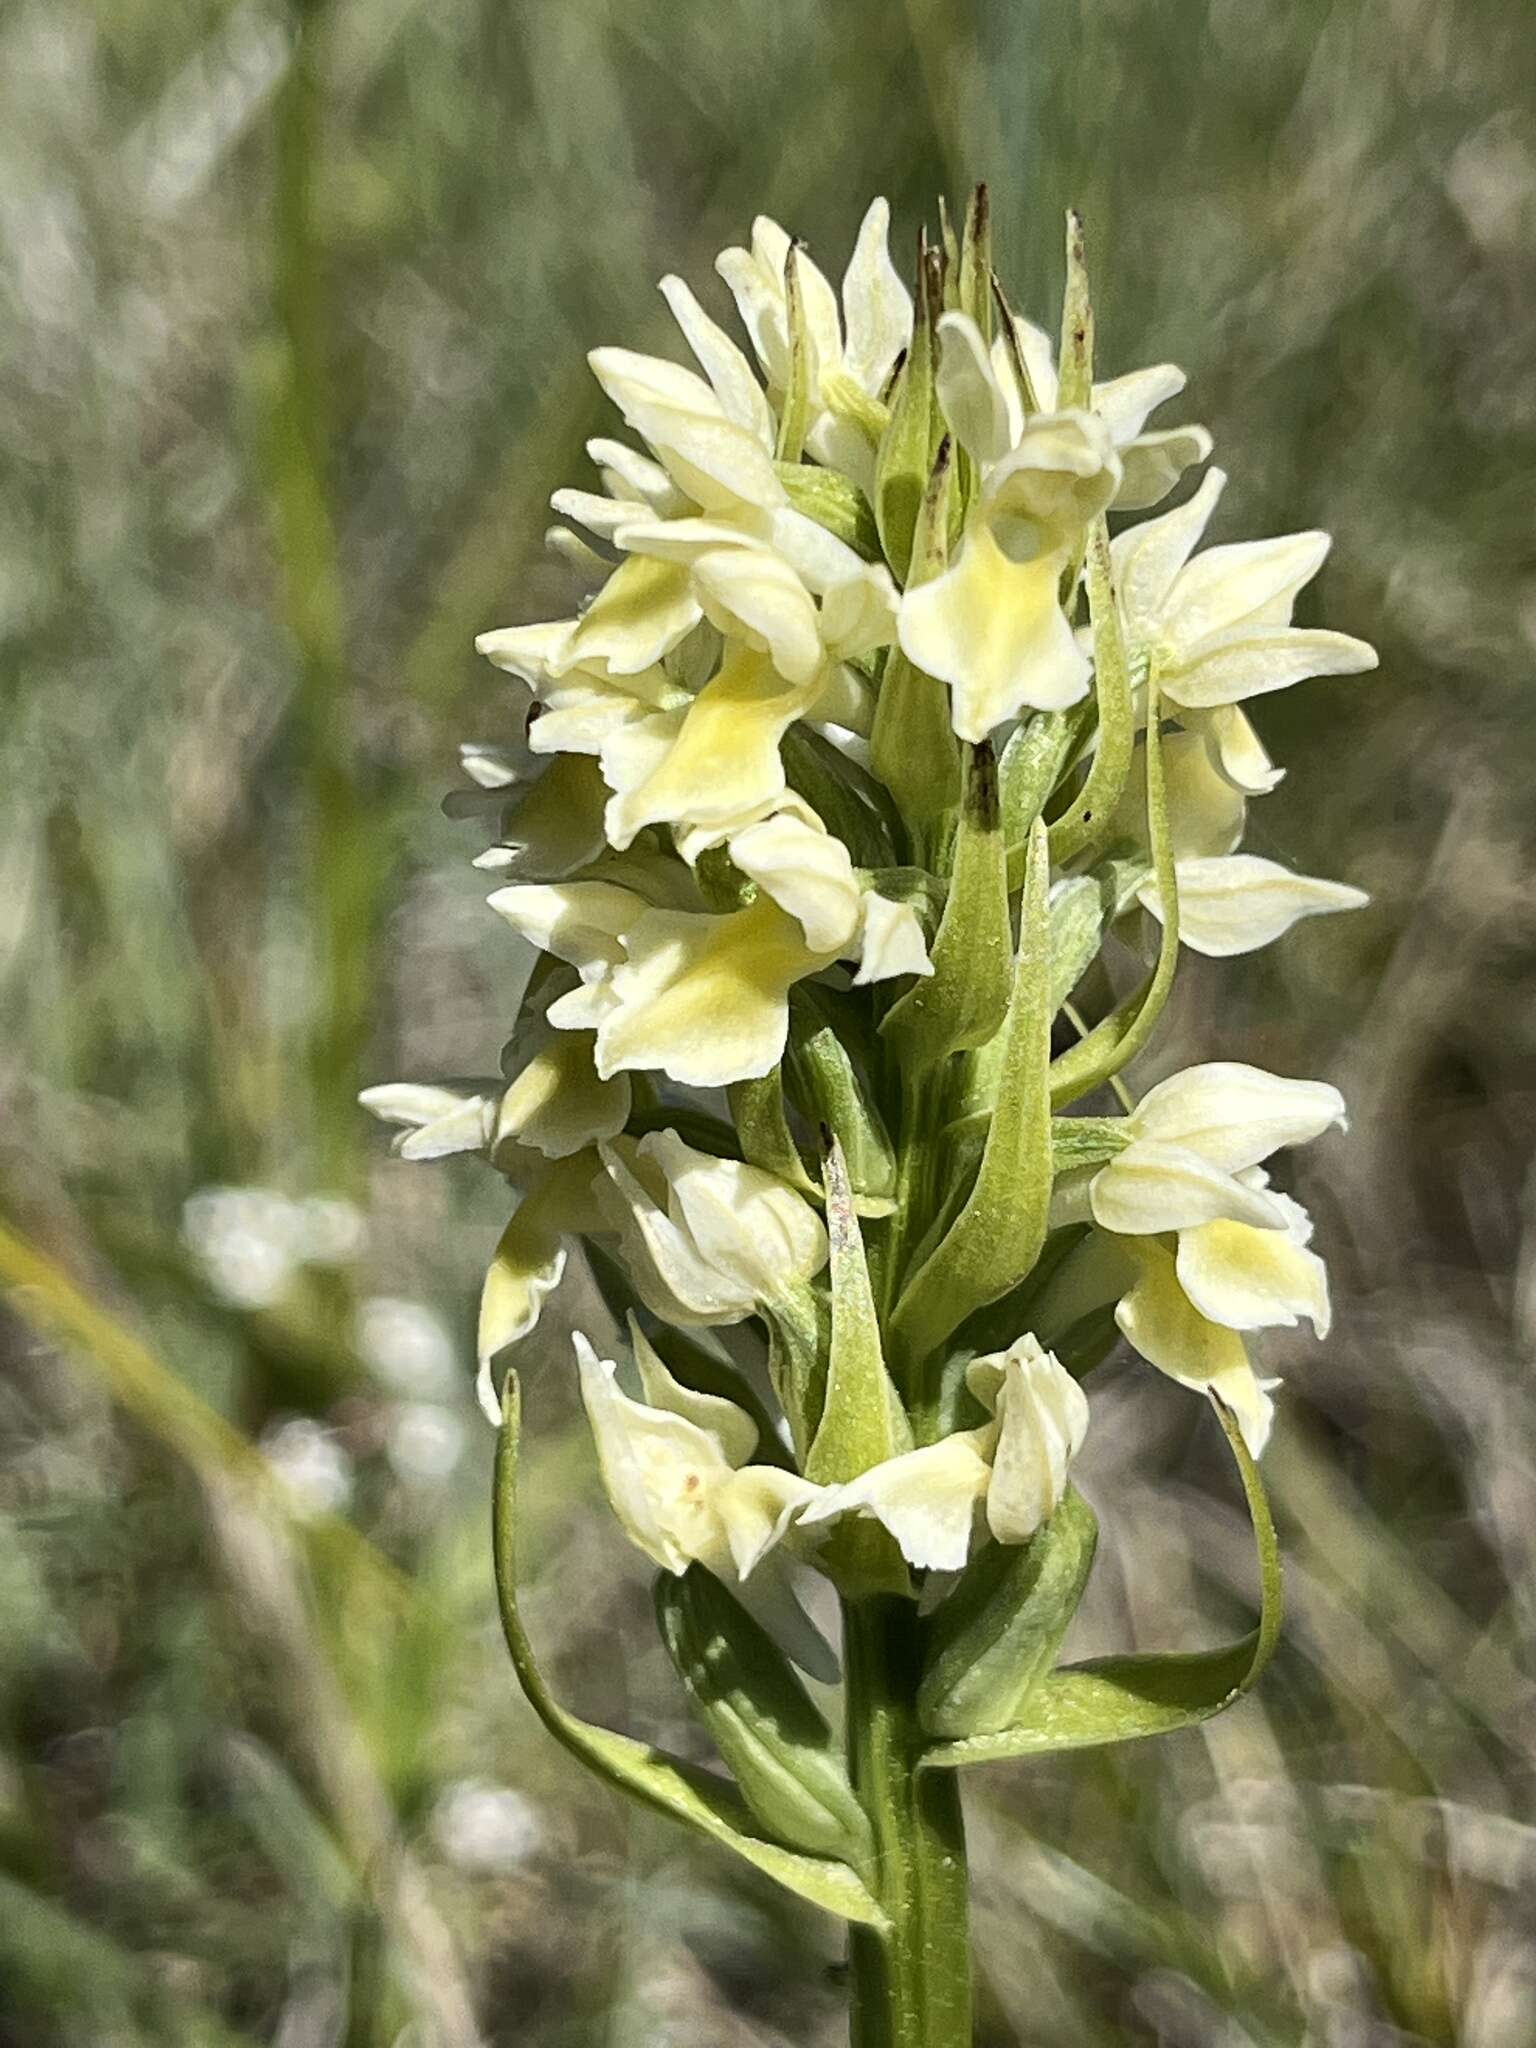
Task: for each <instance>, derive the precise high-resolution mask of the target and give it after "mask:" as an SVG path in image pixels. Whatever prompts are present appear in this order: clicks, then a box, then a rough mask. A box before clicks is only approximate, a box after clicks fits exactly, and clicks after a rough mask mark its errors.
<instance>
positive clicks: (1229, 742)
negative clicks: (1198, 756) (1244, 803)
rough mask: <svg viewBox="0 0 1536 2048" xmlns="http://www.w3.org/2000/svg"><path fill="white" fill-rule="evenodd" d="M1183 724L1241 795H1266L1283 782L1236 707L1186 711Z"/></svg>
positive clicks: (1283, 776)
mask: <svg viewBox="0 0 1536 2048" xmlns="http://www.w3.org/2000/svg"><path fill="white" fill-rule="evenodd" d="M1184 724H1185V725H1186V726H1187V727H1188V729H1189V730H1190V731H1191V732H1198V733H1199V734H1200V735H1201V736H1202V737H1203V739H1204V740H1205V744H1206V747H1207V750H1208V751H1209V753H1210V756H1211V760H1212V763H1213V764H1214V766H1215V767H1216V769H1217V770H1218V772H1219V773H1220V774H1221V775H1222V776H1223V777H1224V778H1225V779H1226V780H1227V781H1228V782H1230V783H1231V785H1232V787H1233V788H1234V789H1239V790H1241V791H1242V792H1243V793H1244V795H1245V796H1268V794H1269V792H1270V791H1271V790H1272V789H1275V788H1277V787H1278V786H1279V785H1280V783H1282V782H1283V781H1284V780H1285V770H1284V769H1283V768H1277V767H1276V766H1275V764H1274V762H1273V761H1271V760H1270V758H1269V755H1268V753H1267V752H1266V750H1265V747H1264V742H1263V741H1262V740H1261V739H1260V738H1259V736H1258V734H1257V733H1256V732H1255V731H1254V729H1253V724H1252V721H1251V720H1250V719H1249V717H1248V715H1247V713H1246V712H1245V711H1244V710H1243V709H1242V707H1241V706H1240V705H1237V704H1216V705H1213V706H1212V707H1211V708H1210V710H1208V711H1197V712H1190V713H1189V714H1188V716H1186V718H1185V719H1184ZM1212 850H1215V849H1212Z"/></svg>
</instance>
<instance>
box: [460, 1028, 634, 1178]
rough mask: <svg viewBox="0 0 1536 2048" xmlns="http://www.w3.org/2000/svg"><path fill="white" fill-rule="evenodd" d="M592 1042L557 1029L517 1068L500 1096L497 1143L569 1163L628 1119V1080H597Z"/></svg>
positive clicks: (613, 1133)
mask: <svg viewBox="0 0 1536 2048" xmlns="http://www.w3.org/2000/svg"><path fill="white" fill-rule="evenodd" d="M592 1058H593V1039H592V1037H591V1036H590V1034H588V1033H586V1032H578V1031H556V1032H553V1033H552V1034H551V1036H550V1038H549V1042H548V1043H547V1044H546V1045H544V1046H542V1047H541V1048H540V1049H539V1051H538V1052H536V1053H535V1054H534V1056H533V1057H532V1059H530V1060H528V1061H527V1062H526V1063H525V1065H524V1066H523V1067H522V1068H521V1069H520V1070H519V1072H518V1074H517V1075H516V1077H515V1078H514V1080H513V1081H512V1083H511V1085H510V1086H509V1087H508V1089H507V1091H506V1093H505V1094H504V1095H503V1096H502V1098H501V1107H500V1109H499V1110H498V1111H497V1115H496V1130H495V1138H494V1144H495V1146H500V1145H501V1144H502V1143H503V1142H505V1141H508V1140H515V1141H516V1142H517V1143H518V1144H519V1145H527V1146H529V1147H530V1148H531V1149H532V1150H533V1151H535V1152H542V1153H543V1155H544V1157H545V1158H546V1159H568V1158H569V1157H570V1156H571V1154H572V1153H574V1152H580V1151H582V1150H583V1149H584V1148H585V1147H586V1146H588V1145H595V1144H597V1143H598V1142H599V1141H600V1140H602V1139H605V1138H612V1137H616V1136H617V1135H618V1133H619V1132H620V1131H622V1130H623V1128H624V1126H625V1124H626V1123H627V1122H628V1121H629V1107H630V1102H629V1097H630V1087H629V1077H628V1076H627V1075H625V1074H618V1075H615V1076H614V1077H613V1079H612V1080H608V1081H603V1080H600V1079H599V1078H598V1074H597V1069H596V1068H595V1067H594V1065H593V1063H592Z"/></svg>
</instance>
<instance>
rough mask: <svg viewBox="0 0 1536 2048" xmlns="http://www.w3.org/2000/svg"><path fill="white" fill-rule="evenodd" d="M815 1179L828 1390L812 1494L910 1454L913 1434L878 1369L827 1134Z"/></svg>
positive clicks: (876, 1342) (867, 1300)
mask: <svg viewBox="0 0 1536 2048" xmlns="http://www.w3.org/2000/svg"><path fill="white" fill-rule="evenodd" d="M822 1176H823V1179H824V1180H825V1183H826V1190H827V1239H828V1244H829V1246H830V1268H831V1282H832V1341H831V1345H830V1348H829V1351H828V1355H827V1390H826V1398H825V1401H824V1403H823V1406H822V1411H821V1421H820V1422H819V1424H818V1425H817V1429H816V1438H815V1441H814V1443H813V1444H812V1445H811V1451H810V1456H809V1457H808V1458H807V1459H806V1461H805V1476H806V1478H807V1479H809V1480H811V1481H813V1482H814V1484H816V1485H817V1486H836V1485H839V1484H841V1483H842V1482H843V1481H844V1480H848V1479H857V1478H859V1477H860V1475H861V1474H862V1473H865V1472H867V1471H869V1470H870V1468H871V1466H874V1465H880V1464H883V1463H884V1462H885V1461H886V1459H887V1458H895V1457H899V1456H900V1455H901V1454H902V1452H904V1451H910V1450H911V1448H912V1433H911V1430H910V1429H909V1428H908V1426H907V1418H906V1414H905V1411H904V1410H903V1408H902V1406H901V1403H900V1401H899V1400H898V1399H897V1397H896V1389H895V1388H894V1387H893V1386H892V1385H891V1380H890V1375H889V1374H888V1373H887V1371H886V1369H885V1354H884V1352H883V1350H882V1348H881V1343H880V1319H879V1317H878V1316H877V1315H876V1313H875V1301H874V1294H873V1292H872V1290H871V1288H870V1284H869V1267H868V1265H867V1263H866V1261H865V1257H864V1239H863V1236H862V1234H861V1233H860V1230H859V1221H858V1218H857V1216H856V1215H855V1214H854V1209H853V1190H852V1188H851V1187H850V1186H849V1184H848V1167H847V1163H846V1162H845V1160H844V1158H843V1148H842V1146H841V1145H840V1144H839V1143H838V1141H837V1139H836V1137H835V1136H833V1135H832V1134H831V1133H828V1144H827V1147H826V1151H825V1155H824V1159H823V1166H822Z"/></svg>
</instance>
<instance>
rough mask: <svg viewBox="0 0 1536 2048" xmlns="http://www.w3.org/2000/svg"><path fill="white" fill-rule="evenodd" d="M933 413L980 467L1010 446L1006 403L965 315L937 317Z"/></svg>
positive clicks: (973, 326) (977, 333)
mask: <svg viewBox="0 0 1536 2048" xmlns="http://www.w3.org/2000/svg"><path fill="white" fill-rule="evenodd" d="M937 386H938V394H939V409H940V411H941V412H942V413H943V415H944V417H945V419H946V420H947V421H948V422H949V425H950V428H951V430H952V432H953V433H954V436H955V438H956V440H957V441H958V442H959V443H960V445H961V447H962V448H964V450H965V451H966V453H967V454H968V455H969V456H970V457H971V458H972V459H973V461H975V462H978V463H980V464H981V465H982V467H983V468H986V467H988V466H990V465H991V464H992V463H994V462H998V461H1000V460H1001V458H1002V457H1003V456H1004V455H1006V454H1007V453H1008V450H1009V448H1010V447H1011V446H1012V434H1011V431H1010V428H1009V423H1008V401H1007V399H1006V398H1005V397H1004V395H1003V388H1002V386H1001V385H1000V384H999V383H998V381H997V378H996V376H995V375H994V373H993V369H992V362H991V358H990V357H989V356H988V354H987V345H986V343H985V342H984V341H983V340H982V338H981V331H980V329H979V328H978V327H977V325H976V322H975V321H974V320H973V319H972V318H971V316H970V315H969V314H968V313H941V314H940V316H939V368H938V377H937Z"/></svg>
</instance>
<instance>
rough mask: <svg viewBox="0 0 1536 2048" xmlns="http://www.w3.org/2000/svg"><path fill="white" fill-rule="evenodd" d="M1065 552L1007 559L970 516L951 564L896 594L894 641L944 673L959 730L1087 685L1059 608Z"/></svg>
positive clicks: (1067, 699)
mask: <svg viewBox="0 0 1536 2048" xmlns="http://www.w3.org/2000/svg"><path fill="white" fill-rule="evenodd" d="M1063 567H1064V557H1062V556H1060V555H1056V554H1050V555H1043V556H1040V557H1038V558H1037V559H1036V560H1034V561H1028V562H1015V561H1012V560H1011V559H1010V558H1009V557H1008V556H1007V555H1006V554H1005V553H1004V552H1003V550H1002V549H1001V548H1000V547H999V546H998V544H997V542H996V540H995V539H994V538H993V536H992V531H991V528H990V527H989V526H988V525H987V524H986V522H985V521H984V520H978V521H977V522H976V523H975V524H974V525H973V526H972V527H971V528H970V529H969V530H968V531H967V533H966V535H965V538H964V540H963V541H962V542H961V544H960V552H959V554H958V556H957V557H956V559H955V561H954V562H953V564H952V565H951V566H950V567H949V568H948V569H946V570H945V571H944V573H943V575H941V576H936V577H935V578H934V579H933V580H932V581H931V582H929V583H924V584H921V585H919V586H918V588H917V589H916V590H909V591H907V592H906V594H905V595H904V596H903V598H902V600H901V612H900V630H899V637H900V641H901V650H902V652H903V653H904V654H905V655H906V657H907V659H908V660H909V661H910V662H911V663H912V664H913V666H914V667H916V668H920V669H922V670H923V671H924V672H925V673H926V674H928V675H931V676H936V677H937V678H938V679H939V681H940V682H945V683H948V684H949V686H950V688H951V690H952V692H953V695H954V712H953V723H954V728H955V731H956V732H957V733H958V734H959V735H960V737H961V738H962V739H965V740H971V741H977V740H983V739H985V738H986V736H987V735H988V733H990V732H991V731H992V730H993V728H994V727H996V726H997V725H1000V724H1001V723H1002V721H1003V720H1004V719H1005V718H1013V717H1015V716H1016V715H1017V714H1018V712H1019V711H1021V710H1022V709H1023V708H1024V707H1025V706H1026V705H1029V706H1032V707H1033V708H1034V709H1035V710H1038V711H1050V710H1060V709H1062V708H1064V707H1065V706H1066V705H1068V704H1075V703H1077V701H1078V700H1079V699H1080V698H1081V697H1084V696H1086V695H1087V693H1088V674H1089V667H1088V661H1087V658H1086V657H1085V656H1084V654H1083V653H1082V650H1081V649H1080V648H1079V647H1078V644H1077V641H1076V639H1075V638H1074V636H1073V633H1072V628H1071V627H1070V626H1069V625H1068V623H1067V619H1066V615H1065V614H1064V613H1063V611H1062V609H1061V605H1060V602H1059V600H1058V596H1057V591H1058V585H1059V583H1060V579H1061V572H1062V569H1063Z"/></svg>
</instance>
